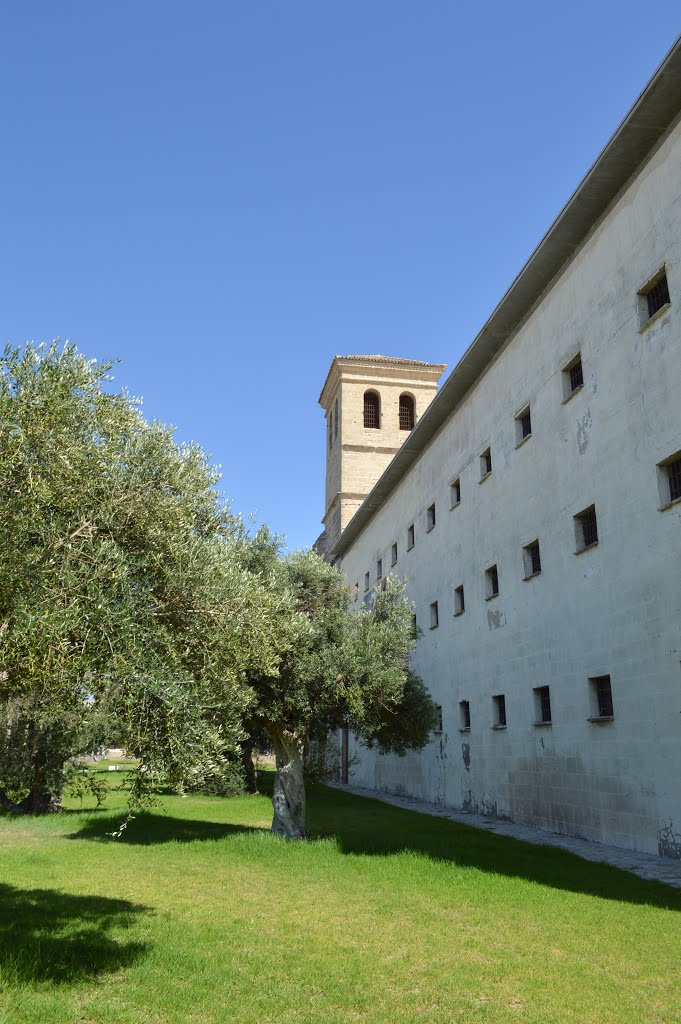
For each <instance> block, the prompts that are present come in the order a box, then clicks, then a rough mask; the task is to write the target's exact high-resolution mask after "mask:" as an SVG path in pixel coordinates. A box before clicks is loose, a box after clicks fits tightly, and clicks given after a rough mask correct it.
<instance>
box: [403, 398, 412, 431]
mask: <svg viewBox="0 0 681 1024" xmlns="http://www.w3.org/2000/svg"><path fill="white" fill-rule="evenodd" d="M415 422H416V410H415V408H414V399H413V398H412V397H411V395H400V430H413V429H414V423H415Z"/></svg>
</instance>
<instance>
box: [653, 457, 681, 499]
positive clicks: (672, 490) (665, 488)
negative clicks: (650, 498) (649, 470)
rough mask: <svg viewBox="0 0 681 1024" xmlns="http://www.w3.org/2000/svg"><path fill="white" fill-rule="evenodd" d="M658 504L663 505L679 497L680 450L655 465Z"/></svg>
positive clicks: (680, 481) (680, 495) (680, 475)
mask: <svg viewBox="0 0 681 1024" xmlns="http://www.w3.org/2000/svg"><path fill="white" fill-rule="evenodd" d="M657 482H658V485H659V488H660V505H662V506H663V507H664V506H665V505H668V504H669V503H670V502H672V501H678V499H679V498H681V452H677V453H676V455H672V456H670V458H668V459H665V460H664V462H660V463H659V464H658V466H657Z"/></svg>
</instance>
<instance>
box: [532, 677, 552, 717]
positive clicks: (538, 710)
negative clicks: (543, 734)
mask: <svg viewBox="0 0 681 1024" xmlns="http://www.w3.org/2000/svg"><path fill="white" fill-rule="evenodd" d="M534 722H535V725H550V724H551V691H550V690H549V687H548V686H537V687H535V690H534Z"/></svg>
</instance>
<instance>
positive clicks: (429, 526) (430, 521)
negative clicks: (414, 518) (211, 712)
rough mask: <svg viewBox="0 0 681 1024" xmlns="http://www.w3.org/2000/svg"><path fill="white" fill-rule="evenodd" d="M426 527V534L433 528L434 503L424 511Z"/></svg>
mask: <svg viewBox="0 0 681 1024" xmlns="http://www.w3.org/2000/svg"><path fill="white" fill-rule="evenodd" d="M426 526H427V529H428V532H430V531H431V530H432V529H433V527H434V526H435V502H433V504H432V505H429V506H428V508H427V509H426Z"/></svg>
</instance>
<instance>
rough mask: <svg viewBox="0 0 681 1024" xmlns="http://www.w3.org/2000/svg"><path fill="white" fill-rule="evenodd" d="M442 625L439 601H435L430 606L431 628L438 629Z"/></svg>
mask: <svg viewBox="0 0 681 1024" xmlns="http://www.w3.org/2000/svg"><path fill="white" fill-rule="evenodd" d="M439 625H440V617H439V615H438V610H437V601H433V603H432V604H431V606H430V628H431V629H436V628H437V627H438V626H439Z"/></svg>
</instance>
